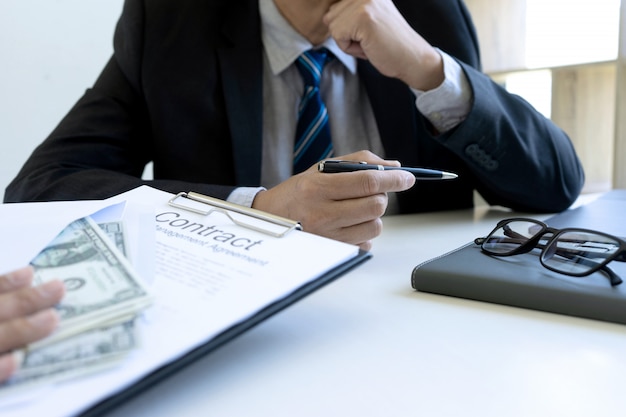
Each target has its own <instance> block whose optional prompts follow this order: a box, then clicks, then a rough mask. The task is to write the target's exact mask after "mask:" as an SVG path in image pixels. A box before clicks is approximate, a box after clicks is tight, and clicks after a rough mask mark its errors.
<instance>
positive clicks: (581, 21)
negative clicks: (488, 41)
mask: <svg viewBox="0 0 626 417" xmlns="http://www.w3.org/2000/svg"><path fill="white" fill-rule="evenodd" d="M619 3H620V2H619V0H593V1H590V0H527V2H526V8H527V9H526V22H527V32H526V65H527V66H528V67H529V68H539V67H552V66H561V65H571V64H579V63H584V62H598V61H610V60H614V59H615V58H616V57H617V50H618V49H617V48H618V40H619V35H618V34H619V6H620V4H619Z"/></svg>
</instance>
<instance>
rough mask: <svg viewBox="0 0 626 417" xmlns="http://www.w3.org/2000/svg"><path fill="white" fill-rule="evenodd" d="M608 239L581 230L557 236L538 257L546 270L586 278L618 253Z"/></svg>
mask: <svg viewBox="0 0 626 417" xmlns="http://www.w3.org/2000/svg"><path fill="white" fill-rule="evenodd" d="M619 247H620V245H619V242H618V241H616V240H615V239H613V238H611V237H610V236H605V235H602V234H598V233H589V232H585V231H580V230H572V231H564V232H560V233H558V234H557V235H556V236H555V237H554V239H553V241H552V242H551V243H550V245H549V246H548V247H547V248H545V250H544V251H543V252H542V254H541V262H542V263H543V264H544V265H545V266H546V267H548V268H551V269H553V270H555V271H558V272H564V273H566V274H570V275H585V274H587V273H588V272H589V271H591V270H593V269H597V268H598V267H599V266H601V265H602V264H604V263H606V261H607V259H609V258H610V257H611V256H613V255H614V254H615V253H616V252H617V251H618V250H619Z"/></svg>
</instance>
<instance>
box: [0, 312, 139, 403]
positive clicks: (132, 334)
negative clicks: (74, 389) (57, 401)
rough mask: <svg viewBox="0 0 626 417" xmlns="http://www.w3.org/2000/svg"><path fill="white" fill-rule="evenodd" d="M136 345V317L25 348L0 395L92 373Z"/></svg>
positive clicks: (112, 364)
mask: <svg viewBox="0 0 626 417" xmlns="http://www.w3.org/2000/svg"><path fill="white" fill-rule="evenodd" d="M137 344H138V338H137V329H136V326H135V320H134V319H132V320H129V321H126V322H125V323H120V324H116V325H112V326H108V327H102V328H98V329H92V330H88V331H86V332H83V333H81V334H78V335H75V336H73V337H71V338H68V339H64V340H61V341H59V342H57V343H54V344H52V345H48V346H44V347H41V348H39V349H33V350H27V352H26V354H25V357H24V360H23V362H22V365H21V367H20V369H19V370H18V371H17V372H16V373H15V374H14V375H13V376H12V377H11V378H10V379H9V380H7V381H6V382H4V383H2V384H0V395H7V394H10V393H13V392H15V390H16V389H29V388H32V387H33V386H34V385H41V384H49V383H53V382H54V383H57V382H61V381H63V380H66V379H69V378H74V377H77V376H82V375H87V374H91V373H93V372H96V371H100V370H103V369H106V368H109V367H112V366H114V365H116V364H118V363H119V361H120V360H122V359H123V358H124V357H125V356H126V355H127V354H128V353H129V352H130V351H131V350H132V349H134V348H135V347H136V346H137Z"/></svg>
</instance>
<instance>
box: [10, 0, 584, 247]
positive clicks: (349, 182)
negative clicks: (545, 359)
mask: <svg viewBox="0 0 626 417" xmlns="http://www.w3.org/2000/svg"><path fill="white" fill-rule="evenodd" d="M114 45H115V53H114V55H113V57H112V58H111V60H110V61H109V62H108V64H107V65H106V67H105V69H104V70H103V72H102V74H101V75H100V77H99V79H98V80H97V82H96V83H95V85H94V87H93V88H91V89H89V90H87V92H86V93H85V95H84V96H83V97H82V98H81V99H80V101H79V102H78V103H77V104H76V105H75V107H74V108H73V109H72V110H71V111H70V113H69V114H68V115H67V116H66V118H65V119H64V120H63V121H62V122H61V123H60V125H59V126H58V127H57V128H56V130H55V131H54V132H53V133H52V134H51V135H50V137H49V138H48V139H47V140H46V141H45V142H44V143H43V144H42V145H41V146H40V147H38V148H37V149H36V150H35V151H34V153H33V155H32V156H31V157H30V159H29V160H28V161H27V162H26V164H25V165H24V167H23V169H22V170H21V172H20V173H19V174H18V176H17V177H16V179H15V180H14V181H13V182H12V183H11V184H10V185H9V187H8V188H7V190H6V194H5V201H7V202H10V201H25V200H59V199H79V198H104V197H108V196H111V195H113V194H116V193H119V192H123V191H126V190H129V189H131V188H134V187H136V186H138V185H141V184H148V185H151V186H153V187H156V188H160V189H163V190H167V191H171V192H179V191H188V190H192V191H197V192H201V193H205V194H209V195H212V196H215V197H218V198H224V199H229V200H231V201H235V202H239V203H243V204H247V205H250V206H253V207H255V208H258V209H261V210H266V211H269V212H273V213H276V214H279V215H283V216H285V217H290V218H294V219H297V220H300V221H301V222H302V224H303V226H304V229H305V230H309V231H311V232H314V233H318V234H321V235H325V236H329V237H332V238H336V239H340V240H343V241H347V242H351V243H356V244H359V245H361V246H362V247H364V248H369V246H370V244H371V243H370V241H371V239H372V238H373V237H375V236H376V235H378V234H379V233H380V231H381V220H380V217H381V216H382V214H383V213H384V212H385V210H386V209H387V208H388V202H389V201H392V202H393V203H394V204H393V210H394V211H395V212H400V213H408V212H420V211H431V210H442V209H459V208H467V207H471V206H472V204H473V191H474V190H478V191H479V192H480V193H481V195H482V196H483V197H484V198H485V199H486V200H487V201H488V202H489V203H491V204H497V205H503V206H507V207H511V208H513V209H518V210H524V211H547V212H554V211H560V210H563V209H565V208H567V207H568V206H569V205H570V204H571V203H572V202H573V201H574V200H575V198H576V197H577V196H578V194H579V192H580V190H581V187H582V184H583V181H584V174H583V171H582V168H581V166H580V163H579V161H578V158H577V156H576V154H575V151H574V149H573V147H572V144H571V142H570V140H569V138H568V137H567V135H566V134H565V133H564V132H563V131H561V130H560V129H559V128H558V127H556V126H555V125H554V124H552V123H551V122H550V121H549V120H547V119H545V118H544V117H543V116H541V115H540V114H539V113H537V112H536V111H535V110H534V109H533V108H532V107H531V106H530V105H528V104H527V103H526V102H525V101H523V100H522V99H520V98H519V97H516V96H513V95H511V94H509V93H507V92H506V91H505V90H503V89H502V88H501V87H500V86H498V85H496V84H495V83H493V82H492V81H491V80H490V79H489V78H488V77H487V76H485V75H484V74H482V73H481V72H480V61H479V51H478V45H477V41H476V34H475V31H474V28H473V25H472V22H471V19H470V17H469V15H468V12H467V10H466V8H465V6H464V4H463V3H462V1H461V0H419V1H416V0H396V1H394V2H392V1H391V0H341V1H338V0H238V1H230V0H202V1H200V0H150V1H144V0H127V1H126V3H125V5H124V11H123V13H122V16H121V18H120V21H119V23H118V26H117V30H116V34H115V40H114ZM318 46H324V47H327V48H328V49H329V50H330V54H331V55H332V56H333V57H334V58H335V59H332V60H331V61H330V62H329V63H328V64H326V65H325V67H324V69H323V72H322V86H321V90H322V97H323V99H324V100H325V101H327V107H328V114H329V122H330V130H331V136H332V145H333V148H334V150H335V153H334V155H335V156H337V157H339V156H340V155H342V156H341V159H355V160H364V161H368V162H374V163H382V164H392V165H393V164H398V163H399V162H398V161H400V162H401V163H402V164H403V165H407V166H412V165H413V166H426V167H432V168H438V169H443V170H447V171H453V172H456V173H458V174H459V178H458V179H456V180H452V181H418V182H417V183H416V184H414V179H413V178H412V177H411V176H410V175H408V174H407V173H405V172H400V171H384V172H375V171H368V172H364V171H362V172H353V173H345V174H324V173H319V172H317V171H316V169H315V167H314V166H313V167H311V168H310V169H308V170H306V171H304V172H302V173H298V174H296V175H292V174H293V173H292V171H291V166H292V165H291V155H292V153H293V142H294V139H293V138H294V132H295V130H296V123H297V120H296V119H297V105H298V101H299V97H300V95H301V94H302V89H303V81H302V80H301V79H300V78H299V77H298V76H297V74H298V73H297V69H295V64H293V62H294V61H295V60H296V59H297V57H298V55H297V54H298V53H300V52H304V51H305V50H307V49H310V48H312V47H318ZM295 52H297V53H295ZM324 83H326V84H324ZM362 149H369V150H370V151H371V152H366V151H360V150H362ZM382 158H384V159H382ZM150 161H153V163H154V179H153V180H149V181H146V180H142V179H141V178H140V177H141V174H142V172H143V170H144V167H145V165H146V164H147V163H148V162H150ZM259 186H260V187H264V188H256V187H259ZM405 190H407V191H405ZM395 192H398V193H397V194H395ZM388 195H390V196H393V199H391V200H388Z"/></svg>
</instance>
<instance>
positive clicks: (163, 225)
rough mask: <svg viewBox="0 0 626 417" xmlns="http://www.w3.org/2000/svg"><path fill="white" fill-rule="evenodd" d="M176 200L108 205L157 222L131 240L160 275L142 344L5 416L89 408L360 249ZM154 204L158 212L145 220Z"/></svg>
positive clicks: (162, 196) (154, 196) (143, 323)
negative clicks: (194, 209)
mask: <svg viewBox="0 0 626 417" xmlns="http://www.w3.org/2000/svg"><path fill="white" fill-rule="evenodd" d="M170 196H171V195H170V194H167V193H163V192H161V191H157V190H154V189H151V188H149V187H140V188H138V189H135V190H133V191H131V192H128V193H125V194H122V195H120V196H118V197H116V198H115V199H111V200H109V201H108V202H109V204H110V203H112V202H115V201H126V208H125V214H128V215H129V216H131V218H132V219H134V220H135V221H137V219H138V218H139V217H143V218H144V219H145V218H146V217H148V218H151V223H152V228H151V232H148V231H147V230H145V224H146V222H145V221H144V222H143V223H144V226H143V227H141V226H139V227H135V228H134V232H133V233H134V237H133V239H131V240H134V241H133V242H131V246H132V247H134V248H138V250H139V252H141V249H140V248H141V247H144V246H145V248H147V249H146V251H147V252H148V253H150V256H152V257H153V258H152V259H154V260H155V262H153V264H154V275H153V276H146V277H145V281H146V283H147V284H148V286H149V287H150V290H151V292H152V294H153V295H154V297H155V301H154V304H153V307H151V308H149V309H148V310H147V311H146V312H145V313H144V314H143V315H142V316H141V317H140V319H139V320H138V323H139V328H140V332H141V335H142V342H141V343H142V347H141V348H140V349H138V350H137V351H135V352H134V353H133V354H131V356H130V357H129V358H127V360H126V361H123V362H122V363H121V365H120V366H118V367H117V368H115V369H113V370H110V371H105V372H102V373H100V374H97V375H93V376H90V377H85V378H81V379H79V380H75V381H70V382H67V383H65V384H62V385H59V386H53V387H47V388H46V389H42V390H38V391H37V393H36V395H35V393H34V392H33V393H31V394H33V395H31V398H30V399H26V400H22V401H21V402H16V400H15V399H14V401H13V404H12V405H10V406H9V405H7V404H6V403H5V404H4V406H3V404H2V403H0V414H1V415H2V416H6V417H10V416H22V415H46V416H67V415H73V414H76V413H79V412H81V411H84V410H85V409H87V408H89V406H90V405H92V404H94V403H97V402H98V401H101V400H103V399H105V398H107V397H109V396H111V395H112V394H114V393H116V392H118V391H120V390H123V389H125V388H126V387H128V386H129V385H131V384H132V383H133V382H136V381H137V380H139V379H140V378H141V377H142V376H144V375H146V374H147V373H149V372H150V371H152V370H154V369H156V368H158V367H160V366H162V365H164V364H166V363H169V362H171V361H173V360H175V359H177V358H179V357H181V356H183V355H184V354H185V353H187V352H188V351H190V350H192V349H193V348H195V347H197V346H199V345H201V344H203V343H205V342H206V341H208V340H210V339H211V338H213V337H215V336H216V335H218V334H219V333H220V332H222V331H224V330H226V329H228V328H230V327H231V326H233V325H235V324H237V323H239V322H241V321H244V320H246V319H248V318H250V317H251V316H253V315H254V314H256V313H258V312H259V311H260V310H262V309H263V308H264V307H267V306H268V305H270V304H272V303H273V302H275V301H277V300H279V299H281V298H283V297H284V296H286V295H288V294H290V293H291V292H293V291H294V290H296V289H297V288H299V287H301V286H302V285H304V284H306V283H307V282H310V281H311V280H313V279H315V278H316V277H319V276H321V275H323V274H324V273H325V272H327V271H328V270H329V269H332V268H333V267H335V266H337V265H339V264H341V263H343V262H345V261H347V260H348V259H350V258H352V257H354V256H355V255H356V254H357V253H358V248H357V247H356V246H353V245H348V244H344V243H340V242H337V241H333V240H329V239H325V238H322V237H319V236H315V235H311V234H308V233H305V232H300V231H292V232H290V233H289V234H287V235H286V236H284V237H282V238H276V237H272V236H269V235H265V234H262V233H260V232H257V231H254V230H249V229H246V228H242V227H241V226H236V225H234V224H232V222H231V221H230V220H229V219H228V218H227V217H226V216H224V215H222V214H220V213H213V214H211V215H209V216H202V215H198V214H194V213H191V212H186V211H184V210H181V209H174V208H172V207H170V206H168V205H167V204H166V203H167V201H168V199H169V197H170ZM148 206H151V208H152V216H140V213H145V210H146V207H148ZM137 207H139V208H137ZM127 221H128V219H126V218H125V222H127ZM137 239H138V240H137ZM138 241H139V242H140V244H138V243H137V242H138ZM136 259H142V256H141V255H140V254H139V253H138V254H137V258H136ZM143 259H145V257H144V258H143ZM131 262H134V261H133V259H131ZM144 267H145V266H144Z"/></svg>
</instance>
